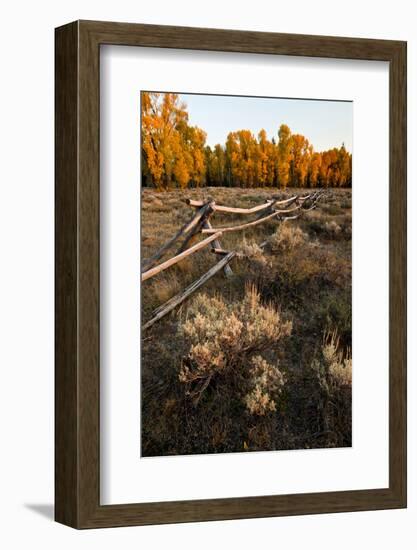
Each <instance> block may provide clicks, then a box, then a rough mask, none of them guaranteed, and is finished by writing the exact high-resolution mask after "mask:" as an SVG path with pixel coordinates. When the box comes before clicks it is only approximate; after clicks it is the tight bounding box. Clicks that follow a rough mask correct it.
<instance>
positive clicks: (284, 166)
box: [277, 124, 292, 189]
mask: <svg viewBox="0 0 417 550" xmlns="http://www.w3.org/2000/svg"><path fill="white" fill-rule="evenodd" d="M291 160H292V159H291V130H290V129H289V128H288V126H287V125H286V124H281V126H280V128H279V131H278V168H277V169H278V184H279V186H280V187H282V188H283V189H285V188H286V187H287V185H288V183H289V179H290V163H291Z"/></svg>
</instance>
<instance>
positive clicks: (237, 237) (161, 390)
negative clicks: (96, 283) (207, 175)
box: [141, 188, 352, 456]
mask: <svg viewBox="0 0 417 550" xmlns="http://www.w3.org/2000/svg"><path fill="white" fill-rule="evenodd" d="M293 193H294V190H291V189H289V190H287V191H286V192H284V193H282V192H279V191H277V190H271V189H245V190H240V189H230V188H205V189H201V190H195V189H194V190H186V191H178V190H177V191H170V192H167V193H156V192H155V191H150V190H146V189H145V190H144V191H143V192H142V257H149V256H150V255H152V254H153V253H154V252H155V251H156V250H157V249H158V248H159V247H160V246H161V245H162V244H163V243H164V242H166V241H167V240H168V239H169V238H170V237H171V236H172V235H173V234H174V233H175V232H176V231H177V230H178V228H179V227H180V226H181V225H183V224H184V223H185V222H186V221H187V220H189V219H190V217H191V214H192V212H191V209H190V207H188V206H187V205H186V204H185V202H184V199H185V198H193V199H200V200H201V199H205V200H206V199H208V198H213V199H214V200H215V201H216V202H217V203H218V204H226V205H230V206H241V207H245V208H247V207H251V206H255V205H257V204H259V203H261V202H264V201H265V200H266V199H267V198H269V197H271V196H272V195H274V196H275V195H279V196H280V198H283V199H284V198H287V197H289V196H291V195H292V194H293ZM254 217H255V216H254ZM254 217H252V218H250V219H254ZM351 220H352V217H351V191H350V190H329V191H328V193H327V195H326V197H325V198H324V199H323V200H322V202H321V203H320V204H319V206H318V208H317V209H316V210H312V211H311V212H309V213H307V214H306V215H305V216H304V217H302V218H299V219H297V220H294V221H289V222H285V223H281V224H278V222H277V221H273V220H271V221H268V222H265V223H264V224H261V225H258V226H256V227H254V228H249V229H247V230H245V231H242V232H236V233H233V232H231V233H226V234H224V235H223V236H222V237H221V244H222V247H223V248H224V249H226V250H238V251H239V252H240V253H241V256H240V257H239V258H236V259H235V260H234V261H233V263H232V264H231V267H232V269H233V272H234V276H233V277H232V278H231V279H227V278H225V277H224V275H223V274H218V275H216V276H215V277H214V278H213V279H211V280H210V281H209V282H208V283H207V284H206V286H205V287H204V289H202V290H201V291H200V293H198V294H196V295H194V296H193V298H192V299H190V300H189V301H188V302H185V303H184V304H183V305H182V306H181V307H180V308H178V309H177V310H175V311H174V312H173V313H172V314H170V315H169V316H167V317H166V318H164V319H162V320H161V321H160V322H159V323H157V324H155V325H154V326H153V327H152V329H150V330H149V331H146V333H144V334H143V340H142V367H141V369H142V449H143V454H144V455H145V456H155V455H166V454H192V453H207V452H211V453H212V452H233V451H243V450H268V449H292V448H311V447H335V446H349V445H351V372H352V370H351V360H350V356H349V352H348V350H349V349H350V348H351ZM242 221H249V217H247V216H242V215H237V214H236V215H230V214H223V215H222V214H220V213H216V214H215V215H214V216H213V217H212V220H211V222H212V225H213V226H222V225H233V224H238V223H242ZM200 238H201V237H198V239H200ZM265 241H267V244H266V245H265V246H264V247H263V248H261V247H260V244H261V243H264V242H265ZM179 246H180V245H179V244H178V245H177V247H179ZM176 251H177V248H175V247H174V248H173V249H172V250H171V251H170V253H169V255H168V256H167V257H169V256H170V255H172V254H174V253H175V252H176ZM217 260H218V257H217V256H215V255H214V254H213V253H211V252H210V250H209V249H204V250H202V251H199V252H197V253H196V254H194V255H192V256H191V257H190V258H187V260H185V261H183V262H180V263H179V264H178V265H176V266H173V267H172V268H170V269H169V270H167V271H165V272H164V273H161V274H159V275H158V276H156V277H154V278H153V279H151V280H149V281H146V282H145V283H144V284H143V285H142V303H143V307H142V313H143V319H144V321H145V320H146V319H147V318H149V316H150V314H151V312H152V310H153V309H154V308H155V307H157V306H159V305H161V304H162V303H164V302H165V301H166V300H167V299H169V298H171V297H172V296H173V295H175V294H176V293H177V292H179V291H180V290H181V289H183V288H184V287H185V286H187V285H188V284H190V283H191V282H192V281H193V280H195V279H196V278H198V277H199V276H200V275H201V274H203V273H204V272H205V271H207V270H208V269H209V268H210V267H211V266H213V265H214V263H215V262H216V261H217ZM249 288H250V289H252V290H250V291H249V290H248V289H249ZM245 289H246V290H245ZM248 300H249V302H248ZM250 300H252V301H253V302H252V305H253V308H252V309H250V308H249V309H245V308H248V307H249V306H248V304H249V303H250ZM268 312H269V313H268ZM251 316H252V317H251ZM255 319H256V322H255ZM257 323H259V327H262V330H260V332H258V333H257V334H258V337H259V338H260V335H261V334H263V335H264V336H265V335H268V337H267V338H266V339H264V340H262V344H260V341H259V342H258V344H257V345H256V346H254V347H253V348H251V347H250V345H249V343H248V342H249V340H250V337H249V334H250V331H251V330H255V329H254V327H255V326H256V325H257ZM252 325H253V326H252ZM290 325H291V326H292V330H291V334H289V329H288V327H289V326H290ZM250 327H252V328H250ZM277 327H278V328H277ZM283 327H287V329H285V330H284V328H283ZM274 330H278V332H274ZM329 331H331V334H333V335H334V337H333V341H332V337H331V336H329ZM334 331H337V333H336V332H334ZM284 333H285V337H284ZM336 334H337V336H336ZM255 340H256V339H255ZM336 340H337V342H336ZM332 346H333V347H332ZM247 349H250V352H245V351H244V350H247ZM349 361H350V362H349ZM278 365H279V367H278ZM349 365H350V366H349Z"/></svg>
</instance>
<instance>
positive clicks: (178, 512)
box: [55, 21, 407, 528]
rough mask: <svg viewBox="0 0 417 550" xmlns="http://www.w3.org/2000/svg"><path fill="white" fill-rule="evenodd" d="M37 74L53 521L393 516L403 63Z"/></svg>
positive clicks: (255, 54) (400, 331)
mask: <svg viewBox="0 0 417 550" xmlns="http://www.w3.org/2000/svg"><path fill="white" fill-rule="evenodd" d="M55 53H56V102H55V107H56V338H55V344H56V372H55V375H56V388H55V389H56V392H55V395H56V416H55V419H56V420H55V422H56V442H55V449H56V461H55V464H56V500H55V510H56V512H55V517H56V521H59V522H61V523H64V524H66V525H69V526H71V527H75V528H99V527H116V526H127V525H144V524H158V523H175V522H191V521H208V520H224V519H236V518H255V517H267V516H285V515H295V514H316V513H329V512H347V511H361V510H379V509H387V508H404V507H406V153H407V151H406V63H407V61H406V43H405V42H399V41H385V40H371V39H358V38H335V37H326V36H307V35H291V34H275V33H259V32H250V31H230V30H219V29H198V28H187V27H167V26H155V25H141V24H124V23H110V22H93V21H77V22H73V23H70V24H68V25H65V26H63V27H59V28H58V29H56V52H55Z"/></svg>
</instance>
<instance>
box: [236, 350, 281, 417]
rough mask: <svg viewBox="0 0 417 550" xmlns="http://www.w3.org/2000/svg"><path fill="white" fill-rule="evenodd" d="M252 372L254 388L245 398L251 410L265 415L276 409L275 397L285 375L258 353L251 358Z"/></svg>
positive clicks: (255, 413) (253, 412)
mask: <svg viewBox="0 0 417 550" xmlns="http://www.w3.org/2000/svg"><path fill="white" fill-rule="evenodd" d="M250 374H251V385H252V389H251V390H250V391H249V392H248V393H247V394H246V396H245V398H244V403H245V405H246V407H247V409H248V410H249V412H250V413H251V414H254V415H259V416H265V414H267V413H268V412H271V411H275V410H276V402H275V399H276V397H277V396H278V395H279V393H280V392H281V388H282V386H283V385H284V376H283V375H282V373H281V371H280V370H279V369H278V368H277V367H275V366H273V365H271V364H270V363H268V361H266V360H265V359H263V358H262V356H260V355H256V356H255V357H252V360H251V366H250Z"/></svg>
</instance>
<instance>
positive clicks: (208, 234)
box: [141, 191, 324, 330]
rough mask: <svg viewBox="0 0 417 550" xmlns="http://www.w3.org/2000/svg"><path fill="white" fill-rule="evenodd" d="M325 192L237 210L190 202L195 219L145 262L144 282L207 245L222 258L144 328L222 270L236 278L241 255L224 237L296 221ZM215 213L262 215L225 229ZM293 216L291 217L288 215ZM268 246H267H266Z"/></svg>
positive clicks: (158, 312) (218, 205) (146, 325)
mask: <svg viewBox="0 0 417 550" xmlns="http://www.w3.org/2000/svg"><path fill="white" fill-rule="evenodd" d="M323 194H324V191H317V192H315V193H310V194H308V195H304V196H299V195H294V196H292V197H290V198H288V199H285V200H279V199H278V198H271V199H268V200H267V201H266V202H265V203H262V204H259V205H257V206H254V207H252V208H236V207H232V206H224V205H220V204H216V203H215V201H214V200H212V199H211V200H208V201H207V202H204V201H197V200H192V199H187V200H186V203H187V204H188V205H189V206H190V207H192V208H194V209H195V210H196V212H195V213H194V215H193V216H192V218H191V219H190V220H189V221H188V222H187V223H186V224H184V225H183V226H182V227H181V228H180V229H179V230H178V231H177V233H175V235H174V236H173V237H172V238H171V239H169V240H168V241H167V242H166V243H165V244H164V245H163V246H162V247H161V248H160V249H159V250H158V251H157V252H155V254H153V256H151V257H150V258H147V259H146V260H144V261H143V262H142V268H141V278H142V282H144V281H146V280H148V279H151V278H152V277H154V276H155V275H157V274H158V273H161V272H162V271H164V270H165V269H168V268H169V267H171V266H173V265H175V264H176V263H178V262H180V261H181V260H183V259H184V258H186V257H187V256H190V255H191V254H194V253H195V252H197V251H198V250H202V249H203V248H205V247H206V246H208V245H210V246H211V249H212V252H214V253H215V254H218V255H221V256H222V257H221V259H220V260H219V261H218V262H217V263H216V264H215V265H214V266H213V267H212V268H210V269H209V270H208V271H207V272H206V273H204V275H202V276H201V277H200V278H199V279H197V280H196V281H194V282H193V283H191V284H190V285H189V286H188V287H187V288H186V289H184V290H183V291H182V292H180V293H179V294H177V295H176V296H174V297H173V298H171V299H170V300H168V301H167V302H165V303H164V304H162V305H161V306H160V307H158V308H157V309H156V310H154V311H153V313H152V316H151V319H150V320H149V321H147V322H146V323H145V324H144V325H143V327H142V329H144V330H145V329H147V328H149V327H151V326H152V325H153V324H154V323H156V322H157V321H159V319H162V317H164V316H165V315H167V314H168V313H169V312H170V311H172V310H173V309H174V308H175V307H177V306H178V305H180V304H181V303H183V302H184V301H185V300H186V299H187V298H188V297H189V296H191V294H193V293H194V292H195V291H196V290H197V289H198V288H200V287H201V286H203V285H204V284H205V283H206V282H207V281H208V280H209V279H211V278H212V277H213V276H214V275H215V274H216V273H218V272H219V271H220V270H221V269H223V270H224V272H225V275H226V276H227V277H231V276H232V275H233V271H232V268H231V267H230V265H229V263H230V261H231V260H232V259H233V258H234V257H235V256H236V255H237V252H236V251H228V250H224V249H223V247H222V246H221V244H220V237H221V236H222V235H223V233H228V232H231V231H242V230H244V229H247V228H249V227H254V226H256V225H259V224H261V223H263V222H265V221H266V220H271V219H274V218H275V219H277V220H279V221H281V222H285V221H287V220H295V219H297V218H299V217H300V216H302V215H303V214H304V213H305V212H308V211H310V210H312V209H313V208H315V207H316V205H317V201H318V200H319V199H320V198H321V197H322V195H323ZM215 212H223V213H229V214H242V215H250V214H258V216H257V217H256V218H255V219H254V220H251V221H249V222H247V223H242V224H238V225H230V226H225V227H213V226H212V225H211V223H210V217H211V216H212V215H213V214H214V213H215ZM288 214H290V215H288ZM198 233H201V234H202V235H203V236H204V237H205V238H204V239H203V240H202V241H200V242H198V243H197V244H194V245H193V246H191V247H189V248H188V245H189V243H190V241H191V239H192V238H193V237H194V236H195V235H197V234H198ZM180 239H184V240H183V242H182V244H181V245H180V246H179V248H178V250H177V252H176V253H175V254H174V256H172V257H171V258H170V259H168V260H165V261H164V262H162V263H159V264H158V265H156V264H157V262H158V261H159V260H161V258H163V256H165V255H166V254H167V252H168V251H169V250H170V249H171V248H172V247H173V246H174V245H175V244H176V243H177V242H178V241H179V240H180ZM263 244H265V243H263Z"/></svg>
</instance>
